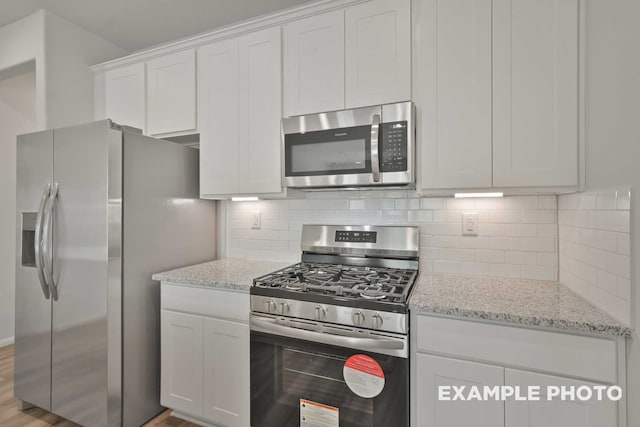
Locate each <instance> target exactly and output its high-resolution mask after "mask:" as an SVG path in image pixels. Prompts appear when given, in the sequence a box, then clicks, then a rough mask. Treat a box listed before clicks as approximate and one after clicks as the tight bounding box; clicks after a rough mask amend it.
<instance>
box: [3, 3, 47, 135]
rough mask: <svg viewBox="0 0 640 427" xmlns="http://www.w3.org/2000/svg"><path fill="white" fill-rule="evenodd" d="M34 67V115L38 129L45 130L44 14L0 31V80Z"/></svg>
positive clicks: (7, 26)
mask: <svg viewBox="0 0 640 427" xmlns="http://www.w3.org/2000/svg"><path fill="white" fill-rule="evenodd" d="M27 63H31V67H35V79H36V89H35V111H36V125H37V128H38V129H44V128H45V127H46V117H47V114H46V108H45V73H44V13H43V12H36V13H34V14H32V15H29V16H27V17H26V18H23V19H21V20H19V21H16V22H14V23H12V24H9V25H6V26H4V27H2V28H0V78H2V77H1V76H4V75H5V74H6V73H12V71H11V69H13V70H15V69H16V68H17V67H18V66H20V65H23V64H27Z"/></svg>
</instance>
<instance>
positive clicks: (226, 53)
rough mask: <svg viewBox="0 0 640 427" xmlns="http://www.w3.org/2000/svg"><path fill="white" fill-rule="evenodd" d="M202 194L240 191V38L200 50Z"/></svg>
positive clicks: (199, 109)
mask: <svg viewBox="0 0 640 427" xmlns="http://www.w3.org/2000/svg"><path fill="white" fill-rule="evenodd" d="M198 123H199V126H198V127H199V130H200V194H201V195H202V196H206V195H208V194H209V195H216V194H217V195H221V194H233V193H238V192H239V191H240V184H239V163H240V157H239V151H238V131H239V122H238V40H237V39H231V40H224V41H221V42H217V43H212V44H210V45H207V46H204V47H201V48H199V49H198Z"/></svg>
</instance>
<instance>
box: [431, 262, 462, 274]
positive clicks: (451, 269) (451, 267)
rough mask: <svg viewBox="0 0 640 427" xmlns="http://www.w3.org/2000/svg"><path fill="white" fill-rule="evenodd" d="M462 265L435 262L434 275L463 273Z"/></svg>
mask: <svg viewBox="0 0 640 427" xmlns="http://www.w3.org/2000/svg"><path fill="white" fill-rule="evenodd" d="M461 269H462V263H460V262H457V261H433V272H434V273H452V274H459V273H461Z"/></svg>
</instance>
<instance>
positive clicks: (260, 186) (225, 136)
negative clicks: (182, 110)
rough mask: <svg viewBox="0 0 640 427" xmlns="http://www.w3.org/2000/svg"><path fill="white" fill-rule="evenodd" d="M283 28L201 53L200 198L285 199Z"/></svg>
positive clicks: (242, 37) (250, 36) (256, 33)
mask: <svg viewBox="0 0 640 427" xmlns="http://www.w3.org/2000/svg"><path fill="white" fill-rule="evenodd" d="M280 61H281V47H280V28H279V27H275V28H269V29H266V30H261V31H257V32H254V33H249V34H246V35H243V36H241V37H239V38H235V39H229V40H224V41H221V42H216V43H212V44H210V45H206V46H203V47H201V48H199V49H198V122H199V123H200V125H199V130H200V194H201V196H203V197H212V198H217V197H225V196H233V195H257V194H272V195H276V194H281V193H282V184H281V182H282V178H281V168H280V165H281V155H280V150H281V149H280V145H281V142H280V119H281V118H282V98H281V97H282V95H281V73H282V68H281V63H280Z"/></svg>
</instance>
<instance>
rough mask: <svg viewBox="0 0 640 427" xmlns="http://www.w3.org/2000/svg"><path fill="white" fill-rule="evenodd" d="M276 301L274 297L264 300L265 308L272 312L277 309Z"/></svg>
mask: <svg viewBox="0 0 640 427" xmlns="http://www.w3.org/2000/svg"><path fill="white" fill-rule="evenodd" d="M276 308H277V306H276V302H275V301H274V300H273V299H270V300H267V301H265V302H264V310H265V311H266V312H267V313H271V312H273V311H276Z"/></svg>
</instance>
